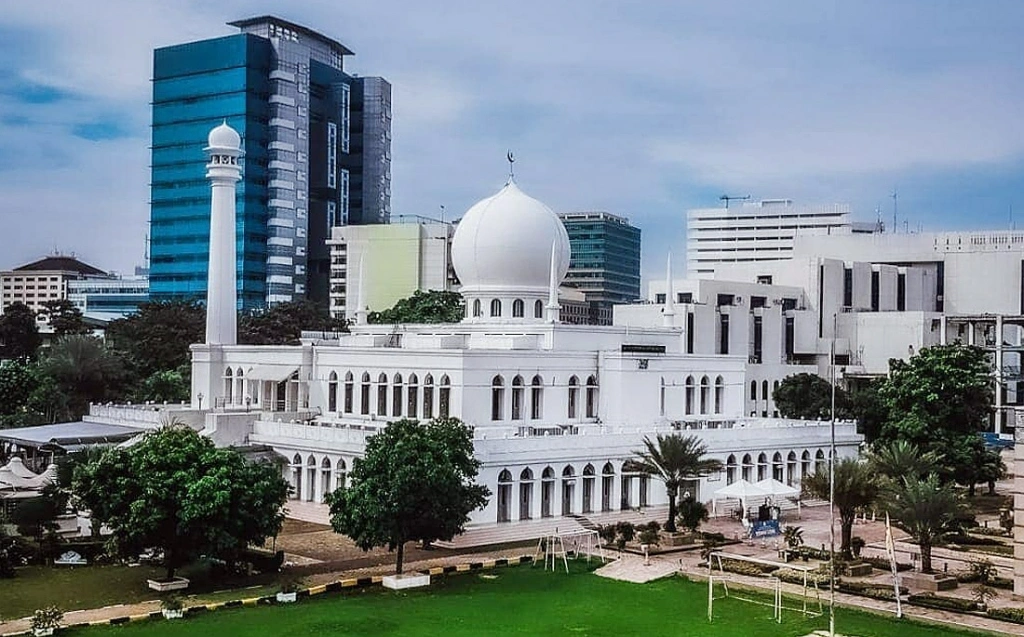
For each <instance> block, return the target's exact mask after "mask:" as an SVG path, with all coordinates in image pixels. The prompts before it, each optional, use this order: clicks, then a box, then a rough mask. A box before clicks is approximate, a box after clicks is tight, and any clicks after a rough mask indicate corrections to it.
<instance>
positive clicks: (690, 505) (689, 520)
mask: <svg viewBox="0 0 1024 637" xmlns="http://www.w3.org/2000/svg"><path fill="white" fill-rule="evenodd" d="M677 519H678V520H679V524H680V526H682V527H683V528H684V529H688V530H689V531H690V532H691V533H696V532H697V529H698V528H700V525H701V524H702V523H704V522H707V521H708V508H707V506H705V505H704V503H703V502H699V501H697V500H694V499H693V498H683V500H682V502H680V503H679V513H678V515H677Z"/></svg>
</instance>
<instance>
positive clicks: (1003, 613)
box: [985, 608, 1024, 624]
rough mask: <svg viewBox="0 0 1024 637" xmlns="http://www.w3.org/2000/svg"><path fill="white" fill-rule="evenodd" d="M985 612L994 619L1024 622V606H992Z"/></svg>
mask: <svg viewBox="0 0 1024 637" xmlns="http://www.w3.org/2000/svg"><path fill="white" fill-rule="evenodd" d="M985 614H986V615H988V616H989V617H992V618H994V619H1001V620H1003V621H1007V622H1013V623H1015V624H1024V608H990V609H988V611H987V612H986V613H985Z"/></svg>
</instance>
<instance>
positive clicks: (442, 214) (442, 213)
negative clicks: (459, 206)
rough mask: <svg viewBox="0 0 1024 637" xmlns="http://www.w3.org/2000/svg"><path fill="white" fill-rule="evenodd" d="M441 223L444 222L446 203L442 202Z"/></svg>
mask: <svg viewBox="0 0 1024 637" xmlns="http://www.w3.org/2000/svg"><path fill="white" fill-rule="evenodd" d="M441 223H444V204H441Z"/></svg>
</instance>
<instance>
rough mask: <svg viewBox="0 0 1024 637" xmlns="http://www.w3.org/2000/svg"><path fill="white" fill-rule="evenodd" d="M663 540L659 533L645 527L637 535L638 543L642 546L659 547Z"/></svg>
mask: <svg viewBox="0 0 1024 637" xmlns="http://www.w3.org/2000/svg"><path fill="white" fill-rule="evenodd" d="M660 539H661V538H660V537H659V536H658V531H656V530H655V529H652V528H650V527H644V529H643V530H642V531H640V534H639V535H637V541H638V542H640V543H641V544H647V545H648V546H657V545H658V544H659V540H660Z"/></svg>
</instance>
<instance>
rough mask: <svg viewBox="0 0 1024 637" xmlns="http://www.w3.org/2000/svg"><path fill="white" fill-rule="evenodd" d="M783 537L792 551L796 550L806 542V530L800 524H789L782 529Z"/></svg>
mask: <svg viewBox="0 0 1024 637" xmlns="http://www.w3.org/2000/svg"><path fill="white" fill-rule="evenodd" d="M782 539H783V541H785V542H786V546H787V547H789V549H790V550H791V551H795V550H797V549H798V548H800V547H801V546H802V545H803V543H804V530H803V529H802V528H801V527H799V526H787V527H786V528H784V529H783V530H782Z"/></svg>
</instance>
